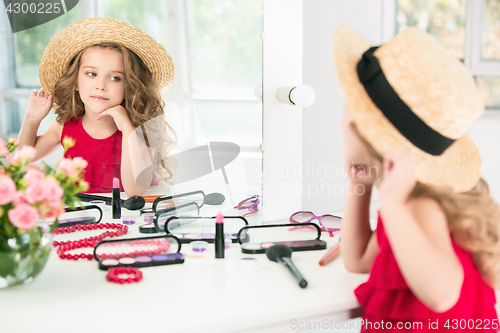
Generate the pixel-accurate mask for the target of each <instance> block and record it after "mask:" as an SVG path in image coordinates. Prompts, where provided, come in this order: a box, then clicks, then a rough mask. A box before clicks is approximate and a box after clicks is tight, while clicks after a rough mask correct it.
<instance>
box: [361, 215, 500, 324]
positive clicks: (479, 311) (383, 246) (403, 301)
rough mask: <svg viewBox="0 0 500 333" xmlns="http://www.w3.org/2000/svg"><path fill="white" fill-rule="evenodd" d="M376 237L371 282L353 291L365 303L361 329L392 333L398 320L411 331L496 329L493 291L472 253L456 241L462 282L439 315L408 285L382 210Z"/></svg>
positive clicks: (454, 247)
mask: <svg viewBox="0 0 500 333" xmlns="http://www.w3.org/2000/svg"><path fill="white" fill-rule="evenodd" d="M376 235H377V241H378V244H379V247H380V253H379V254H378V255H377V257H376V258H375V261H374V262H373V267H372V269H371V272H370V277H369V279H368V281H367V282H366V283H363V284H362V285H360V286H359V287H358V288H356V290H355V291H354V293H355V294H356V297H357V298H358V301H359V303H360V304H361V305H362V306H363V307H364V314H363V320H364V324H363V328H362V330H361V332H372V331H378V332H379V331H381V330H384V331H390V329H389V328H391V327H392V330H394V331H402V329H397V325H398V323H399V327H401V328H405V326H404V325H406V328H410V327H412V326H413V328H412V329H408V330H407V331H415V332H457V331H458V332H465V331H472V330H473V329H474V330H475V329H481V331H482V332H497V331H498V327H499V324H498V314H497V312H496V310H495V303H496V298H495V291H494V290H493V289H492V288H491V287H489V286H488V285H487V284H486V283H485V282H484V280H483V278H482V276H481V274H480V272H479V270H478V269H477V268H476V267H475V266H474V263H473V259H472V254H471V253H469V252H467V251H465V250H464V249H462V248H461V247H459V246H458V245H457V244H456V243H455V241H453V239H452V243H453V249H454V250H455V253H456V254H457V256H458V258H459V259H460V263H461V264H462V267H463V269H464V282H463V285H462V291H461V293H460V298H459V300H458V302H457V304H455V306H453V307H452V308H451V309H450V310H448V311H446V312H444V313H436V312H433V311H432V310H430V309H429V308H428V307H426V306H425V305H424V304H423V303H422V302H420V301H419V300H418V299H417V298H416V297H415V295H413V293H412V291H411V290H410V289H409V288H408V285H407V284H406V282H405V280H404V278H403V276H402V274H401V271H400V270H399V267H398V264H397V262H396V259H395V258H394V254H393V252H392V250H391V247H390V245H389V240H388V239H387V236H386V234H385V231H384V226H383V223H382V219H381V218H380V213H379V216H378V222H377V230H376ZM422 260H425V259H424V258H422ZM418 322H420V323H421V324H420V325H421V326H418V325H419V324H418ZM382 323H383V324H382ZM429 326H431V327H429ZM403 331H404V329H403Z"/></svg>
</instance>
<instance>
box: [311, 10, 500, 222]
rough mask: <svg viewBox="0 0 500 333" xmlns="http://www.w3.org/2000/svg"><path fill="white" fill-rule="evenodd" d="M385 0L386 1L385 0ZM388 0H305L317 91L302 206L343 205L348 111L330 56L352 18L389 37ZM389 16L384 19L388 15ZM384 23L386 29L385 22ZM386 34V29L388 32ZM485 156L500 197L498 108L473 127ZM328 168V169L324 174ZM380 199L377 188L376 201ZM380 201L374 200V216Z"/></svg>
mask: <svg viewBox="0 0 500 333" xmlns="http://www.w3.org/2000/svg"><path fill="white" fill-rule="evenodd" d="M384 2H385V3H384ZM389 2H390V1H389V0H350V1H342V0H307V1H304V42H303V45H304V72H303V81H304V84H307V85H310V86H311V87H313V89H314V90H315V91H316V102H315V103H314V104H313V105H312V106H311V107H309V108H306V109H304V110H303V115H302V119H303V125H302V126H303V127H302V132H303V147H302V154H303V155H302V158H303V163H302V164H303V168H302V171H303V180H302V187H303V192H302V208H303V209H304V210H311V211H314V212H316V213H327V212H329V213H332V212H338V211H342V210H343V207H344V203H345V189H346V177H345V176H344V175H343V174H342V173H343V172H345V171H344V167H343V153H344V149H343V144H342V136H341V131H340V126H339V121H340V118H341V117H342V116H343V115H344V114H345V112H346V111H345V109H344V107H343V105H342V100H341V97H340V92H339V87H338V84H337V80H336V77H335V72H334V67H333V61H332V36H333V32H334V31H335V29H336V27H337V26H338V25H339V24H340V23H343V22H347V23H349V24H350V25H351V26H352V27H353V28H354V29H356V30H357V31H358V32H359V33H360V34H361V35H363V36H364V37H365V38H367V39H368V40H369V41H370V42H371V43H372V44H380V43H381V42H382V41H383V40H386V38H385V36H386V35H387V25H389V24H390V23H391V22H389V20H390V15H389V13H387V12H384V10H385V11H387V9H388V8H389V10H391V9H390V7H389V6H387V5H388V3H389ZM384 18H385V19H384ZM384 25H385V26H386V29H385V30H384V29H383V26H384ZM384 34H385V35H384ZM469 135H470V136H471V137H472V139H473V140H474V142H475V143H476V144H477V146H478V147H479V150H480V151H481V155H482V159H483V169H482V176H483V178H485V179H486V181H487V182H488V183H489V185H490V189H491V192H492V194H493V197H494V198H495V199H496V201H497V202H500V172H499V170H500V153H499V149H498V142H500V111H489V112H486V113H485V115H484V116H483V117H482V118H481V119H480V120H479V121H478V122H477V123H476V124H475V125H474V126H473V127H472V128H471V129H470V131H469ZM325 173H326V175H325ZM374 201H376V194H375V196H374V198H373V200H372V203H373V202H374ZM376 209H377V205H376V204H375V205H373V204H372V216H374V214H375V213H376Z"/></svg>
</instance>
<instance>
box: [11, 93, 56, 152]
mask: <svg viewBox="0 0 500 333" xmlns="http://www.w3.org/2000/svg"><path fill="white" fill-rule="evenodd" d="M52 104H53V102H52V95H46V94H45V92H44V91H43V89H40V92H38V91H37V90H36V89H35V90H33V93H32V94H31V96H30V100H29V104H28V110H27V111H26V115H25V116H24V120H23V124H22V126H21V130H20V131H19V138H18V139H19V146H20V147H22V146H24V145H28V146H33V147H35V149H36V155H35V158H34V160H33V161H34V162H35V161H38V160H40V159H42V158H44V157H46V156H48V155H50V154H51V153H52V152H54V150H56V149H57V147H58V146H59V144H60V142H61V132H62V125H61V124H59V123H57V122H55V121H53V122H52V123H51V124H50V126H49V128H48V129H47V130H46V131H45V132H44V133H43V134H41V135H39V136H37V132H38V127H40V123H41V122H42V120H43V119H44V118H45V117H46V116H47V114H48V113H49V112H50V109H51V108H52Z"/></svg>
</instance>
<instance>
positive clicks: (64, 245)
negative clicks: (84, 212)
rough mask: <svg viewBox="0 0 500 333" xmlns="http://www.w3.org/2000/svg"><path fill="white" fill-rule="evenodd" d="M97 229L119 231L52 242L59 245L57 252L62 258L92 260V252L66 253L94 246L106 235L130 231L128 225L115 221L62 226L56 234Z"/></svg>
mask: <svg viewBox="0 0 500 333" xmlns="http://www.w3.org/2000/svg"><path fill="white" fill-rule="evenodd" d="M97 229H117V231H109V230H108V231H105V232H103V233H102V234H100V235H99V236H94V237H89V238H83V239H80V240H77V241H66V242H58V241H54V242H53V243H52V244H53V245H54V247H59V248H58V249H57V254H58V255H59V258H61V259H68V260H78V259H80V258H81V259H85V258H86V259H88V260H92V259H93V255H92V254H85V253H80V254H73V255H71V254H65V252H66V251H69V250H74V249H79V248H82V247H94V246H95V244H96V243H98V242H100V241H102V240H103V239H104V238H106V237H118V236H121V235H125V234H126V233H127V232H128V227H127V226H126V225H125V226H124V225H121V224H115V223H93V224H83V225H82V224H78V225H75V226H72V227H61V228H56V229H54V231H53V233H54V235H57V234H65V233H66V234H68V233H72V232H76V231H87V230H97Z"/></svg>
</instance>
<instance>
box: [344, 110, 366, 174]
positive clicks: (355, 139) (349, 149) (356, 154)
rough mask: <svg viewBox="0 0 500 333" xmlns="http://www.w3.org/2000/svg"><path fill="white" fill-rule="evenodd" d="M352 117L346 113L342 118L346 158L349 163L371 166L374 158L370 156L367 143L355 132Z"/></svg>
mask: <svg viewBox="0 0 500 333" xmlns="http://www.w3.org/2000/svg"><path fill="white" fill-rule="evenodd" d="M351 124H352V118H351V116H350V115H349V114H346V115H345V116H344V117H343V118H342V119H341V120H340V125H341V126H342V133H343V136H344V160H345V163H346V164H348V165H357V166H370V165H372V164H373V159H372V158H371V157H370V155H369V153H368V151H367V149H366V147H365V145H364V144H363V142H362V141H361V139H360V138H359V136H358V135H357V134H356V133H355V132H354V130H353V128H352V126H351Z"/></svg>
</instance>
